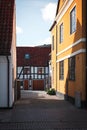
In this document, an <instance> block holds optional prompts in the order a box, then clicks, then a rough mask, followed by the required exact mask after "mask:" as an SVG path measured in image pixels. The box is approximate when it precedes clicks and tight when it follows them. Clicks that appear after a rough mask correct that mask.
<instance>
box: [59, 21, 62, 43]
mask: <svg viewBox="0 0 87 130" xmlns="http://www.w3.org/2000/svg"><path fill="white" fill-rule="evenodd" d="M59 32H60V43H62V42H63V23H62V24H61V25H60V31H59Z"/></svg>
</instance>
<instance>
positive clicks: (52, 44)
mask: <svg viewBox="0 0 87 130" xmlns="http://www.w3.org/2000/svg"><path fill="white" fill-rule="evenodd" d="M52 50H54V36H52Z"/></svg>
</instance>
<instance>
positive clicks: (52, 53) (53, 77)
mask: <svg viewBox="0 0 87 130" xmlns="http://www.w3.org/2000/svg"><path fill="white" fill-rule="evenodd" d="M52 36H54V50H52V52H51V59H52V60H51V64H52V75H53V76H52V87H53V88H55V89H56V26H55V27H54V29H53V30H52Z"/></svg>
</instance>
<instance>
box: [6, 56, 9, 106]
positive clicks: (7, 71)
mask: <svg viewBox="0 0 87 130" xmlns="http://www.w3.org/2000/svg"><path fill="white" fill-rule="evenodd" d="M6 58H7V82H8V83H7V104H8V108H9V58H8V56H6Z"/></svg>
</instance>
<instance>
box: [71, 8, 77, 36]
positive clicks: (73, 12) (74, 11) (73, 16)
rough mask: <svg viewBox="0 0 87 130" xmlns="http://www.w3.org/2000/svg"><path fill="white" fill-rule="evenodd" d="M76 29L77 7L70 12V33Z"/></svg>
mask: <svg viewBox="0 0 87 130" xmlns="http://www.w3.org/2000/svg"><path fill="white" fill-rule="evenodd" d="M75 31H76V7H74V8H73V9H72V11H71V12H70V34H72V33H74V32H75Z"/></svg>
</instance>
